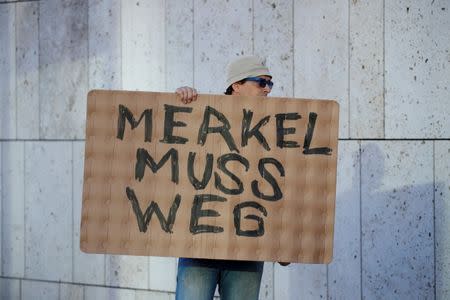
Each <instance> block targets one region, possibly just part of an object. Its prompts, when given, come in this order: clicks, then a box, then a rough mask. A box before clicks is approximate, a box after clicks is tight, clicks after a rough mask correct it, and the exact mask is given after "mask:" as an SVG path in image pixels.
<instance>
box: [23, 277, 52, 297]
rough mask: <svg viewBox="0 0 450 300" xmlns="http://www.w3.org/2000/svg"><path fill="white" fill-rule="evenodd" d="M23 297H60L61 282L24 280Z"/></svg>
mask: <svg viewBox="0 0 450 300" xmlns="http://www.w3.org/2000/svg"><path fill="white" fill-rule="evenodd" d="M22 299H23V300H56V299H59V284H58V283H57V282H44V281H33V280H22Z"/></svg>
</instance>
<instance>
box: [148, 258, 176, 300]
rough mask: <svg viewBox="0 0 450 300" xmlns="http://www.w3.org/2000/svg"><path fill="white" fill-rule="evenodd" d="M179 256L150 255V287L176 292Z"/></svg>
mask: <svg viewBox="0 0 450 300" xmlns="http://www.w3.org/2000/svg"><path fill="white" fill-rule="evenodd" d="M177 260H178V259H177V258H173V257H156V256H154V257H150V265H149V270H150V274H149V288H150V289H151V290H156V291H168V292H175V287H176V279H177Z"/></svg>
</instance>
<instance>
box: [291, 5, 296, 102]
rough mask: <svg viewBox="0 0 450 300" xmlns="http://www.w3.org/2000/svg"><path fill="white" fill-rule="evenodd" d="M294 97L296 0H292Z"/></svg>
mask: <svg viewBox="0 0 450 300" xmlns="http://www.w3.org/2000/svg"><path fill="white" fill-rule="evenodd" d="M291 3H292V15H291V17H292V92H291V95H292V97H295V0H292V2H291Z"/></svg>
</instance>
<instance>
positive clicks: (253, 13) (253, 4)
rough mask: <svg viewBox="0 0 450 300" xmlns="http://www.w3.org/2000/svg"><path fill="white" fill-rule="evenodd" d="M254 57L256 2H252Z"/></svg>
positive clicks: (253, 45) (253, 0)
mask: <svg viewBox="0 0 450 300" xmlns="http://www.w3.org/2000/svg"><path fill="white" fill-rule="evenodd" d="M252 55H255V0H252Z"/></svg>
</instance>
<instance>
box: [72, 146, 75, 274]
mask: <svg viewBox="0 0 450 300" xmlns="http://www.w3.org/2000/svg"><path fill="white" fill-rule="evenodd" d="M74 143H75V142H72V145H71V150H72V185H71V186H72V191H71V192H72V193H71V194H72V235H71V236H72V281H74V279H75V244H74V235H75V231H74V226H75V220H74V214H75V212H74V205H73V203H74V201H75V199H74V198H75V197H74V188H73V182H74V172H73V170H74V168H75V164H74V151H73V148H74Z"/></svg>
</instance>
